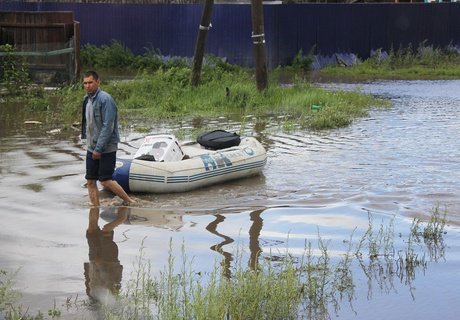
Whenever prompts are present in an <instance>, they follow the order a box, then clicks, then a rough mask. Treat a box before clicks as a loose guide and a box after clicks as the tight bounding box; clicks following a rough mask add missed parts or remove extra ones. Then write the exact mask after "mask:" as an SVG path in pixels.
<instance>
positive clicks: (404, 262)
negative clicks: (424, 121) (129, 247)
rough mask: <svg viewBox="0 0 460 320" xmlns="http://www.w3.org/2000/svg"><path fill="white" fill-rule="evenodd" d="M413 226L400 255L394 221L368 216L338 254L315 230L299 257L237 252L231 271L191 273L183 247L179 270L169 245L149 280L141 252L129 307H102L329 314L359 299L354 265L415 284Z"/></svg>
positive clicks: (233, 314)
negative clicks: (250, 259)
mask: <svg viewBox="0 0 460 320" xmlns="http://www.w3.org/2000/svg"><path fill="white" fill-rule="evenodd" d="M433 216H435V214H434V215H433ZM432 224H433V223H432V222H429V223H427V224H426V225H425V226H424V228H423V233H425V232H429V233H431V231H430V230H432ZM420 227H421V226H420V224H418V227H417V228H420ZM414 228H415V227H414V225H413V226H412V227H411V230H410V232H409V238H408V239H407V240H406V247H405V248H404V249H402V250H398V252H396V250H395V247H394V243H393V239H394V226H393V220H391V221H390V222H389V223H386V224H384V223H383V222H382V223H381V224H380V225H377V228H375V223H374V222H373V218H372V215H369V227H368V230H367V231H366V232H365V234H364V235H363V236H362V238H361V240H360V241H358V242H357V243H355V242H354V241H353V236H351V237H350V239H349V241H345V242H346V243H348V247H347V249H346V250H345V251H344V252H343V254H342V255H341V256H340V257H338V258H337V257H331V256H330V255H329V249H328V246H329V242H328V241H326V240H325V239H323V238H322V237H321V236H320V235H318V240H317V243H316V244H315V243H312V242H309V241H307V242H306V244H305V250H304V253H303V254H302V255H301V256H298V257H294V256H291V255H290V254H289V253H288V251H289V250H288V248H287V249H286V254H285V255H284V256H281V257H280V256H273V255H272V254H271V253H265V254H264V255H263V256H262V259H260V261H259V262H258V263H257V264H256V266H255V267H254V266H253V267H250V266H247V265H246V264H243V261H244V258H243V253H242V252H239V253H237V254H236V259H235V260H234V262H233V265H232V266H231V272H230V276H229V273H228V270H225V266H223V265H222V264H221V263H216V264H215V267H214V269H213V270H212V271H211V273H210V274H207V275H204V274H202V273H201V272H200V271H196V270H192V262H193V259H190V258H188V257H187V256H186V254H185V249H184V248H183V250H182V256H181V257H180V258H181V263H180V264H179V265H180V268H179V270H177V269H175V268H174V266H175V265H176V264H175V259H176V258H175V257H174V256H173V254H172V250H170V254H169V261H168V264H167V266H166V267H165V269H164V271H163V272H161V274H160V275H159V276H158V277H155V278H152V277H151V276H150V268H149V266H150V265H149V262H148V261H147V260H145V258H144V257H143V253H142V250H141V251H140V259H139V260H138V263H137V267H136V268H135V271H134V273H133V276H132V277H131V280H130V281H129V284H128V285H127V288H126V289H125V293H124V294H123V295H122V297H121V298H120V299H121V300H120V301H121V302H119V303H118V304H117V305H122V306H124V307H123V308H124V311H123V312H122V313H118V312H119V311H117V310H116V309H113V308H105V310H106V312H107V313H106V319H327V318H330V317H331V316H332V314H331V313H333V312H335V311H337V310H339V309H340V305H341V302H343V301H348V302H350V303H351V302H352V301H353V300H354V299H355V298H356V297H355V286H356V285H355V283H354V275H356V270H355V271H353V268H354V266H355V265H357V266H359V267H360V268H358V270H359V269H360V270H362V272H363V274H364V275H365V277H366V278H367V279H368V282H373V281H375V282H376V283H377V284H378V287H380V288H387V289H388V290H389V289H390V288H392V287H393V281H394V280H395V279H399V280H400V281H401V282H402V283H404V284H408V285H410V284H411V283H412V281H413V280H414V278H415V275H416V271H417V270H419V269H422V270H425V269H426V268H427V261H426V259H425V254H424V252H423V250H422V247H421V246H420V245H421V243H420V242H419V241H418V240H417V239H416V238H414V237H413V235H414V234H416V233H417V232H414V231H415V229H414ZM443 229H444V227H443V225H439V228H438V229H437V231H436V232H440V233H437V234H438V235H439V236H441V237H442V234H444V230H443ZM170 247H171V245H170ZM315 247H316V248H317V249H314V248H315ZM428 249H429V248H428ZM355 269H356V268H355ZM411 289H412V288H410V290H411ZM334 310H335V311H334Z"/></svg>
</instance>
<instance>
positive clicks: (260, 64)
mask: <svg viewBox="0 0 460 320" xmlns="http://www.w3.org/2000/svg"><path fill="white" fill-rule="evenodd" d="M251 14H252V43H253V44H254V56H255V60H256V82H257V89H258V90H259V91H262V90H265V89H267V85H268V81H267V78H268V77H267V58H266V50H265V34H264V10H263V4H262V0H251Z"/></svg>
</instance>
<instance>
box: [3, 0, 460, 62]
mask: <svg viewBox="0 0 460 320" xmlns="http://www.w3.org/2000/svg"><path fill="white" fill-rule="evenodd" d="M202 9H203V8H202V5H196V4H184V5H168V4H84V3H43V2H41V3H40V2H39V3H18V2H2V3H0V10H7V11H8V10H21V11H23V10H28V11H73V12H74V16H75V19H76V20H77V21H79V22H80V25H81V43H82V44H87V43H89V44H94V45H98V46H100V45H102V44H109V43H110V42H111V41H112V40H118V41H121V42H122V43H124V44H125V45H126V46H127V47H128V48H130V49H131V50H132V51H133V52H134V53H136V54H142V53H144V52H145V48H150V49H158V50H159V51H160V52H161V53H162V54H164V55H172V56H185V57H191V56H193V51H194V48H195V40H196V36H197V32H198V26H199V22H200V18H201V13H202ZM0 14H1V13H0ZM264 20H265V36H266V41H267V61H268V65H269V67H276V66H277V65H284V64H287V63H290V62H291V61H292V59H293V57H294V56H295V55H296V54H297V53H298V52H299V50H301V49H302V50H303V52H304V53H306V52H309V51H310V49H311V48H312V47H314V48H315V53H316V54H319V55H324V56H328V55H332V54H334V53H338V52H345V53H354V54H357V55H358V56H360V57H362V58H367V57H368V56H369V54H370V52H371V50H372V49H374V50H375V49H383V50H390V49H391V48H392V47H393V48H395V49H398V48H399V47H400V46H403V47H407V46H408V45H409V44H411V45H412V46H417V45H418V44H419V43H421V42H423V41H426V44H428V45H434V46H439V47H445V46H447V45H449V44H453V45H460V3H438V4H425V3H413V4H412V3H400V4H394V3H381V4H292V5H289V4H284V5H267V6H265V7H264ZM206 52H207V53H213V54H215V55H217V56H220V57H227V59H228V60H229V61H230V62H232V63H236V64H239V65H242V66H253V65H254V64H253V60H254V57H253V48H252V41H251V7H250V5H231V4H220V5H215V7H214V10H213V16H212V28H211V30H210V33H209V35H208V42H207V45H206Z"/></svg>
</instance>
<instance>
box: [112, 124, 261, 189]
mask: <svg viewBox="0 0 460 320" xmlns="http://www.w3.org/2000/svg"><path fill="white" fill-rule="evenodd" d="M211 134H212V135H214V137H216V134H217V138H218V139H217V140H219V139H220V138H223V139H222V140H226V141H227V143H224V144H221V147H222V146H226V145H231V144H235V145H233V146H229V147H224V148H221V149H220V148H219V146H214V145H213V147H216V148H218V150H210V149H206V148H205V147H203V145H201V144H200V143H201V142H200V143H191V144H190V143H189V144H184V145H180V144H179V142H178V141H177V140H176V138H175V137H174V136H173V135H152V136H147V137H145V139H144V142H143V144H142V145H141V147H140V148H139V149H138V151H137V152H136V154H135V156H134V158H133V159H117V166H116V169H115V173H114V175H113V178H114V180H116V181H117V182H118V183H119V184H120V185H121V186H122V187H123V189H125V190H126V191H127V192H145V193H172V192H184V191H189V190H193V189H197V188H201V187H205V186H209V185H213V184H218V183H222V182H225V181H229V180H233V179H240V178H247V177H251V176H254V175H257V174H259V173H260V172H261V171H262V168H263V166H264V165H265V163H266V161H267V154H266V151H265V149H264V147H263V146H262V144H261V143H260V142H259V141H258V140H257V139H255V138H253V137H247V138H242V139H241V140H240V138H239V136H237V135H235V134H233V135H235V137H236V138H237V141H235V139H233V138H232V137H230V136H229V135H230V134H229V133H228V132H225V131H219V130H217V131H216V132H211ZM222 134H223V135H224V136H225V135H227V136H226V137H224V136H223V135H222ZM229 139H230V140H232V141H230V143H228V142H229ZM198 141H200V140H198ZM203 144H205V143H203ZM236 144H237V145H236Z"/></svg>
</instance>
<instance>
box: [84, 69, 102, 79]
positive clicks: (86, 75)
mask: <svg viewBox="0 0 460 320" xmlns="http://www.w3.org/2000/svg"><path fill="white" fill-rule="evenodd" d="M88 77H93V78H94V80H99V75H98V74H97V72H96V71H93V70H89V71H86V72H85V78H88Z"/></svg>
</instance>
